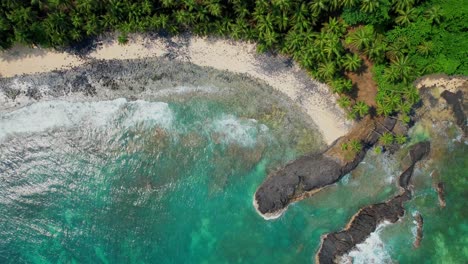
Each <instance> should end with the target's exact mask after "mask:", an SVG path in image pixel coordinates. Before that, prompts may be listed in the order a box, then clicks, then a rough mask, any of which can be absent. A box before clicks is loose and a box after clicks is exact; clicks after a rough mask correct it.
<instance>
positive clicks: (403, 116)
mask: <svg viewBox="0 0 468 264" xmlns="http://www.w3.org/2000/svg"><path fill="white" fill-rule="evenodd" d="M400 120H401V121H402V122H403V123H405V124H408V123H409V122H410V121H411V118H410V117H409V116H408V115H407V114H402V115H400Z"/></svg>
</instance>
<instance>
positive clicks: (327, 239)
mask: <svg viewBox="0 0 468 264" xmlns="http://www.w3.org/2000/svg"><path fill="white" fill-rule="evenodd" d="M429 151H430V143H429V142H428V141H425V142H420V143H417V144H415V145H413V146H412V147H411V149H410V153H409V158H410V161H411V162H410V164H409V165H408V167H407V168H406V169H405V170H404V171H403V173H402V174H401V175H400V177H399V181H398V182H399V185H400V187H401V188H402V192H401V193H400V194H399V195H397V196H395V197H393V198H392V199H390V200H388V201H386V202H384V203H378V204H373V205H370V206H367V207H364V208H361V209H360V210H359V211H358V212H357V213H356V214H355V215H354V216H353V217H352V218H351V221H350V222H349V223H348V225H347V226H346V228H345V229H344V230H342V231H339V232H334V233H329V234H326V235H324V236H323V237H322V243H321V246H320V249H319V250H318V252H317V254H316V256H315V261H316V263H322V264H323V263H327V264H328V263H336V262H337V261H336V259H337V258H338V257H339V256H342V255H344V254H345V253H347V252H349V251H350V250H351V249H352V248H353V247H354V246H355V245H357V244H359V243H362V242H364V240H366V238H367V237H368V236H369V235H370V234H371V233H372V232H374V231H375V230H376V228H377V226H378V225H379V224H381V223H383V222H384V221H389V222H391V223H395V222H396V221H398V220H399V219H400V218H401V217H402V216H403V215H404V213H405V210H404V207H403V203H404V202H406V201H408V200H410V199H411V191H410V189H409V182H410V180H411V176H412V174H413V170H414V166H415V164H416V163H417V162H418V161H420V160H421V159H423V158H424V157H425V156H426V155H427V154H428V153H429ZM421 237H422V234H421Z"/></svg>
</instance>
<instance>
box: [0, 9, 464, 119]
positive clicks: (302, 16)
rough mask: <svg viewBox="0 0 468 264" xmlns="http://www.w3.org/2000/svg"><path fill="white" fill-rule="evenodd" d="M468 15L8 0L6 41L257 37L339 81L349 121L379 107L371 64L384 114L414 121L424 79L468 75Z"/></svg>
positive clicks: (48, 43)
mask: <svg viewBox="0 0 468 264" xmlns="http://www.w3.org/2000/svg"><path fill="white" fill-rule="evenodd" d="M467 20H468V4H467V3H466V1H460V0H429V1H423V0H313V1H297V0H271V1H267V0H257V1H246V0H160V1H156V0H133V1H130V0H102V1H96V0H2V1H1V3H0V47H2V48H8V47H10V46H11V45H13V44H14V43H21V44H28V45H30V44H34V45H39V46H43V47H63V46H69V45H72V44H76V43H79V42H80V41H83V40H86V39H90V38H92V37H95V36H97V35H99V34H101V33H104V32H109V31H117V32H120V36H119V42H121V43H125V42H126V41H127V34H128V33H131V32H166V33H169V34H178V33H182V32H192V33H193V34H197V35H216V36H228V37H230V38H233V39H242V40H248V41H255V42H257V43H258V50H259V51H260V52H264V51H272V52H275V53H282V54H286V55H289V56H291V57H293V58H294V59H295V60H296V61H297V62H298V63H300V65H302V66H303V67H304V68H305V69H306V70H307V71H308V72H309V73H310V74H311V75H312V76H313V77H314V78H317V79H319V80H321V81H325V82H327V83H328V84H330V86H331V87H332V88H333V90H334V91H335V92H336V93H338V94H340V95H341V98H340V100H339V101H338V102H339V104H340V105H341V106H342V107H343V108H345V109H347V110H348V113H349V116H350V118H361V117H363V116H364V115H367V114H368V113H370V112H374V111H369V110H371V109H374V106H372V107H371V108H370V107H369V105H367V104H366V103H364V102H362V101H359V100H358V98H357V97H356V93H355V91H353V84H352V82H351V80H350V79H349V78H348V76H349V73H351V72H359V71H360V70H362V65H363V62H364V61H366V62H367V64H368V65H371V66H372V72H373V79H374V80H375V81H376V83H377V86H378V93H377V96H376V98H375V101H376V105H375V114H377V115H385V116H388V115H394V116H397V115H398V118H400V120H403V121H405V122H408V121H409V113H410V111H411V107H412V105H413V104H414V103H416V102H417V101H418V100H419V97H418V93H417V91H416V90H415V88H414V87H413V86H412V82H413V81H414V80H415V79H416V78H417V77H418V76H422V75H425V74H430V73H447V74H463V75H468V60H467V57H468V22H467Z"/></svg>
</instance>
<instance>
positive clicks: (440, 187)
mask: <svg viewBox="0 0 468 264" xmlns="http://www.w3.org/2000/svg"><path fill="white" fill-rule="evenodd" d="M436 190H437V195H438V197H439V206H440V207H442V208H445V206H446V205H447V204H446V202H445V184H444V183H443V182H439V183H438V184H437V187H436Z"/></svg>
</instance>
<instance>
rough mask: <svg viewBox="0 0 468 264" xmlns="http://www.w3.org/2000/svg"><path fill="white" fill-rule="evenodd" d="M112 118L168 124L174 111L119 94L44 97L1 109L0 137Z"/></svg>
mask: <svg viewBox="0 0 468 264" xmlns="http://www.w3.org/2000/svg"><path fill="white" fill-rule="evenodd" d="M115 120H121V122H122V124H123V126H125V127H129V126H133V125H135V124H137V123H141V122H144V123H149V124H152V125H159V126H161V127H163V128H169V127H170V126H171V124H172V121H173V113H172V111H171V109H170V108H169V105H168V104H166V103H161V102H145V101H134V102H127V100H126V99H123V98H120V99H116V100H112V101H100V102H68V101H43V102H38V103H34V104H32V105H29V106H26V107H24V108H21V109H18V110H15V111H13V112H9V113H3V114H2V113H0V140H2V139H4V138H5V137H7V136H9V135H14V134H18V133H39V132H45V131H47V130H50V129H54V128H73V127H78V126H90V127H102V126H105V125H108V124H110V123H111V122H113V121H115Z"/></svg>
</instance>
